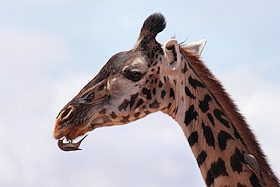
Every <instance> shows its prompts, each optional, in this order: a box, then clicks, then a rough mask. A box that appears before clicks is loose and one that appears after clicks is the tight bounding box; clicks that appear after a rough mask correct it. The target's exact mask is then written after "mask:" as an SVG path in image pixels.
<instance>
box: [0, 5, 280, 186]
mask: <svg viewBox="0 0 280 187" xmlns="http://www.w3.org/2000/svg"><path fill="white" fill-rule="evenodd" d="M0 4H1V6H0V63H1V68H0V84H1V92H0V103H1V105H2V106H1V108H0V141H1V150H0V186H8V187H9V186H23V187H25V186H26V187H27V186H28V187H33V186H34V187H35V186H36V187H37V186H54V187H55V186H97V187H115V186H116V187H118V186H134V187H138V186H139V187H140V186H141V187H142V186H153V187H171V186H172V187H173V186H179V187H180V186H204V182H203V179H202V177H201V175H200V171H199V169H198V166H197V163H196V160H195V158H194V156H193V154H192V152H191V150H190V148H189V145H188V142H187V140H186V138H185V137H184V134H183V132H182V130H181V129H180V126H179V125H178V124H177V123H176V122H175V121H173V119H171V118H170V117H169V116H167V115H165V114H162V113H160V112H158V113H155V114H151V115H149V116H147V117H146V118H144V119H141V120H138V121H136V122H133V123H131V124H128V125H124V126H117V127H109V128H100V129H96V130H94V131H92V132H90V133H89V136H88V137H87V138H86V140H85V141H84V142H83V144H82V145H81V148H82V149H83V150H82V151H79V152H62V151H61V150H59V148H58V147H57V145H56V143H57V141H56V140H55V139H54V138H53V137H52V131H53V127H54V121H55V117H56V116H57V114H58V112H59V111H60V109H62V107H63V106H64V105H65V104H66V103H67V102H68V101H69V100H71V99H72V98H73V97H74V96H75V95H76V94H77V93H78V92H79V91H80V89H81V88H82V87H83V86H84V85H85V84H86V83H87V82H89V81H90V80H91V79H92V78H93V77H94V76H95V75H96V74H97V73H98V71H99V70H100V69H101V67H102V66H103V65H104V64H105V63H106V62H107V60H108V59H109V58H110V57H111V56H112V55H113V54H115V53H117V52H120V51H124V50H129V49H131V48H132V47H133V46H134V44H135V42H136V40H137V37H138V34H139V32H140V28H141V26H142V24H143V22H144V20H145V19H146V18H147V17H148V16H149V15H150V14H152V13H154V12H161V13H163V14H164V16H165V17H166V21H167V27H166V29H165V30H164V31H163V32H162V33H160V34H159V35H158V36H157V40H158V42H160V43H165V42H166V41H168V40H169V39H170V38H171V37H172V36H176V39H177V40H178V41H179V42H182V41H184V40H185V39H187V42H186V43H188V42H192V41H196V40H200V39H207V41H208V42H207V44H206V47H205V49H204V51H203V53H202V59H203V61H204V62H205V63H206V65H207V66H208V67H209V68H210V69H211V71H212V73H213V74H214V75H216V77H217V78H218V79H219V80H220V81H221V82H222V83H223V85H224V87H225V88H226V89H227V91H228V92H229V93H230V95H231V96H232V98H233V99H234V100H235V103H236V104H237V105H238V107H239V109H240V111H241V113H242V114H243V115H244V116H245V117H246V119H247V122H248V123H249V124H250V127H251V128H252V130H253V132H254V133H255V134H256V136H257V139H258V140H259V142H260V144H261V146H262V148H263V150H264V152H265V154H266V155H267V158H268V160H269V163H270V164H271V165H272V168H273V170H274V171H275V173H276V175H277V176H278V177H280V157H279V155H280V145H279V140H280V138H279V132H280V126H279V121H277V120H278V119H279V116H278V115H279V111H280V83H279V81H280V53H279V43H280V24H279V20H280V13H279V12H280V8H279V7H280V2H279V1H276V0H268V1H259V0H251V1H216V0H212V1H203V2H202V1H186V0H185V1H176V2H175V1H164V0H161V1H146V0H141V1H137V2H136V1H106V0H103V1H101V2H100V1H89V0H0Z"/></svg>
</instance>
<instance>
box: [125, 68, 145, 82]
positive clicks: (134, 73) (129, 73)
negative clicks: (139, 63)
mask: <svg viewBox="0 0 280 187" xmlns="http://www.w3.org/2000/svg"><path fill="white" fill-rule="evenodd" d="M123 74H124V76H125V77H126V78H127V79H129V80H132V81H134V82H136V81H139V80H140V79H141V78H142V75H143V74H142V73H141V72H139V71H138V70H129V69H125V70H124V72H123Z"/></svg>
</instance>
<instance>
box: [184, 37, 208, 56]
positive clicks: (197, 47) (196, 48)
mask: <svg viewBox="0 0 280 187" xmlns="http://www.w3.org/2000/svg"><path fill="white" fill-rule="evenodd" d="M206 41H207V40H199V41H196V42H192V43H189V44H187V45H185V46H182V48H184V49H187V50H188V51H190V52H192V53H193V54H194V55H198V56H200V55H201V53H202V50H203V49H204V47H205V44H206Z"/></svg>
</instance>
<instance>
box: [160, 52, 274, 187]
mask: <svg viewBox="0 0 280 187" xmlns="http://www.w3.org/2000/svg"><path fill="white" fill-rule="evenodd" d="M183 53H187V52H186V51H185V52H183ZM182 59H183V60H182V63H181V64H182V67H181V71H180V74H182V75H180V76H178V75H174V76H172V75H171V76H169V80H170V83H171V84H172V85H173V86H172V89H173V90H174V93H175V94H174V99H175V101H174V102H172V104H171V106H169V107H167V108H165V109H164V110H163V112H165V113H167V114H169V115H170V116H172V117H173V118H174V119H175V120H176V121H177V122H178V123H179V124H180V126H181V128H182V129H183V131H184V134H185V136H186V138H187V140H188V142H189V144H190V146H191V149H192V152H193V154H194V156H195V158H196V160H197V163H198V166H199V168H200V170H201V174H202V176H203V178H204V180H205V183H206V184H207V186H211V185H214V186H227V185H228V186H238V185H239V186H242V185H244V186H246V185H247V186H248V185H249V186H260V184H272V185H273V186H274V185H275V186H276V185H277V184H278V182H277V179H276V177H275V176H274V175H273V173H272V171H271V170H270V168H269V166H268V164H267V163H266V161H265V158H264V157H263V154H262V152H261V150H260V148H259V146H258V144H257V142H255V139H254V136H253V134H252V133H251V131H250V129H249V128H247V125H246V124H245V122H244V120H243V118H242V117H241V116H240V119H237V120H233V118H232V116H230V115H229V109H228V108H230V107H226V106H224V105H223V104H221V102H222V101H219V99H220V98H221V97H224V98H225V101H227V100H229V101H230V102H231V100H230V99H229V97H228V96H227V94H226V93H224V91H223V90H222V93H219V94H221V95H220V97H216V95H215V94H217V93H213V92H212V90H213V85H207V81H205V80H204V79H203V78H202V77H200V76H199V74H198V73H197V72H196V70H195V68H194V67H193V65H195V64H197V63H201V62H199V60H198V59H197V58H195V57H192V58H189V57H186V55H184V58H182ZM194 60H196V61H194ZM202 65H203V64H202ZM203 68H205V67H203ZM208 76H210V79H214V77H213V76H212V75H211V74H210V72H209V75H208ZM178 77H179V79H178ZM216 84H218V85H219V83H218V82H216ZM216 86H217V85H216ZM219 86H220V85H219ZM210 87H212V89H211V88H210ZM220 89H222V88H220ZM234 109H235V106H233V108H231V110H234ZM234 112H236V111H234ZM236 113H237V112H236ZM239 123H240V124H239ZM243 123H244V124H243ZM238 125H245V130H247V131H248V132H245V133H244V131H243V132H242V130H244V127H240V126H238ZM252 144H254V145H252ZM244 153H245V154H246V153H249V154H252V155H254V156H255V157H256V160H257V161H258V164H259V167H260V175H259V173H256V171H254V170H252V169H251V168H250V167H248V164H246V162H244ZM273 177H275V178H274V179H273ZM267 178H269V179H267ZM271 178H272V179H271ZM264 179H267V180H264ZM271 181H274V183H273V182H271ZM270 182H271V183H270Z"/></svg>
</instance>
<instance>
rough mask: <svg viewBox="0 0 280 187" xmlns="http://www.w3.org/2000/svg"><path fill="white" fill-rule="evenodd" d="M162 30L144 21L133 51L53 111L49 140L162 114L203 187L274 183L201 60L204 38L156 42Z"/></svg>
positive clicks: (161, 21)
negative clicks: (184, 144) (180, 137)
mask: <svg viewBox="0 0 280 187" xmlns="http://www.w3.org/2000/svg"><path fill="white" fill-rule="evenodd" d="M165 27H166V21H165V18H164V16H163V15H162V14H161V13H155V14H152V15H151V16H149V17H148V18H147V19H146V20H145V22H144V24H143V26H142V28H141V31H140V35H139V37H138V39H137V42H136V44H135V45H134V47H133V48H132V49H131V50H129V51H124V52H120V53H117V54H115V55H113V56H112V57H111V58H110V59H109V61H108V62H107V63H106V64H105V66H104V67H103V68H102V69H101V70H100V72H99V73H98V74H97V75H96V77H95V78H93V79H92V80H91V81H90V82H89V83H88V84H87V85H85V86H84V88H83V89H82V90H81V91H80V92H79V93H78V94H77V96H75V97H74V98H73V99H72V100H71V101H70V102H69V103H68V104H66V106H65V107H64V108H63V109H62V110H61V111H60V113H59V114H58V116H57V118H56V121H55V127H54V132H53V136H54V138H56V139H60V138H62V137H66V138H67V139H68V140H71V141H72V140H73V139H75V138H76V137H78V136H81V135H84V134H85V133H86V132H88V131H92V130H94V129H96V128H98V127H105V126H112V125H122V124H127V123H129V122H132V121H135V120H137V119H140V118H143V117H145V116H146V115H148V114H150V113H153V112H156V111H162V112H164V113H166V114H168V115H169V116H171V117H172V118H173V119H175V120H176V121H177V122H178V124H179V125H180V126H181V128H182V130H183V132H184V134H185V136H186V138H187V140H188V143H189V145H190V147H191V150H192V152H193V154H194V156H195V158H196V160H197V164H198V166H199V168H200V171H201V174H202V176H203V179H204V181H205V184H206V185H207V186H238V187H243V186H279V182H278V179H277V177H276V176H275V174H274V173H273V171H272V170H271V168H270V166H269V164H268V163H267V161H266V158H265V156H264V154H263V152H262V150H261V148H260V146H259V144H258V142H257V141H256V138H255V136H254V134H253V133H252V131H251V130H250V129H249V127H248V125H247V124H246V122H245V119H244V117H243V116H242V115H241V114H240V113H239V112H238V109H237V107H236V106H235V105H234V103H233V101H232V100H231V98H230V97H229V95H228V94H227V93H226V91H225V90H224V89H223V87H222V85H221V83H220V82H219V81H218V80H217V79H216V78H215V77H214V75H212V73H211V72H210V71H209V69H208V68H207V67H206V66H205V65H204V63H203V62H202V61H201V60H200V55H201V52H202V50H203V48H204V46H205V44H206V40H200V41H197V42H193V43H190V44H188V45H179V44H178V42H177V41H176V40H175V39H171V40H169V41H167V42H166V43H165V44H160V43H158V42H157V41H156V35H157V34H158V33H160V32H161V31H162V30H164V28H165Z"/></svg>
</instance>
